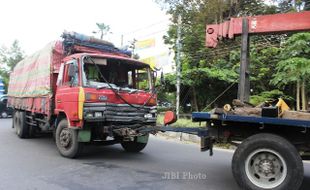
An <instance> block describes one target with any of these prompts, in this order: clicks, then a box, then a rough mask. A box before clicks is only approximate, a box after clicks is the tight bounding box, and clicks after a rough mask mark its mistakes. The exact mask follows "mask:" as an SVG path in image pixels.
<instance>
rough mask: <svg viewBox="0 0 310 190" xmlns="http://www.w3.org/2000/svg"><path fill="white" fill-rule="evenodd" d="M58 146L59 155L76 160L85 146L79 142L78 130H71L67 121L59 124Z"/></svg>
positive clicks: (57, 133)
mask: <svg viewBox="0 0 310 190" xmlns="http://www.w3.org/2000/svg"><path fill="white" fill-rule="evenodd" d="M56 146H57V148H58V151H59V153H60V154H61V155H62V156H64V157H67V158H76V157H77V156H79V154H80V153H81V152H82V146H83V144H82V143H80V142H78V130H75V129H71V128H69V126H68V121H67V120H66V119H63V120H61V121H60V122H59V123H58V126H57V129H56Z"/></svg>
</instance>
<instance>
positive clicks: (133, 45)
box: [130, 38, 137, 58]
mask: <svg viewBox="0 0 310 190" xmlns="http://www.w3.org/2000/svg"><path fill="white" fill-rule="evenodd" d="M136 42H137V40H136V39H135V38H134V39H133V40H132V41H131V42H130V48H131V49H132V55H131V58H134V56H135V49H136Z"/></svg>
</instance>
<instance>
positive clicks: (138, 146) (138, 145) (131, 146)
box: [121, 136, 148, 153]
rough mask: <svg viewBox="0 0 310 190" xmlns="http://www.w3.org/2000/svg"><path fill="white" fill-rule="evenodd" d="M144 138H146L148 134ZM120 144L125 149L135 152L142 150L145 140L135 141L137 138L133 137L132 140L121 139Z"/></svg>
mask: <svg viewBox="0 0 310 190" xmlns="http://www.w3.org/2000/svg"><path fill="white" fill-rule="evenodd" d="M146 138H147V139H148V136H147V137H146ZM121 145H122V147H123V148H124V150H125V151H127V152H136V153H137V152H140V151H142V150H143V149H144V148H145V147H146V145H147V142H145V143H142V142H137V138H135V140H134V141H123V142H122V143H121Z"/></svg>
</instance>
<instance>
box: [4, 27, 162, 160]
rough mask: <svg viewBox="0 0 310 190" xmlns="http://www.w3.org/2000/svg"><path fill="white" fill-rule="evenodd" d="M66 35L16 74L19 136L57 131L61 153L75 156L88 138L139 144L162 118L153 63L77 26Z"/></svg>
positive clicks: (12, 94)
mask: <svg viewBox="0 0 310 190" xmlns="http://www.w3.org/2000/svg"><path fill="white" fill-rule="evenodd" d="M62 37H63V40H62V41H56V42H52V43H50V44H48V45H47V46H46V47H45V48H43V49H42V50H40V51H38V52H36V53H35V54H33V55H32V56H29V57H27V58H25V59H24V60H22V61H21V62H19V63H18V64H17V65H16V66H15V68H14V70H13V72H12V73H11V75H10V82H9V87H8V96H9V98H8V106H10V107H12V108H13V109H14V115H13V127H14V128H15V130H16V134H17V135H18V137H20V138H31V137H33V136H34V135H35V134H36V133H38V132H53V133H54V137H55V141H56V145H57V148H58V150H59V152H60V154H61V155H62V156H64V157H70V158H73V157H76V156H77V155H78V154H79V153H80V152H81V149H82V147H83V145H84V144H86V143H100V144H103V145H111V144H116V143H121V145H122V147H123V148H124V149H125V150H126V151H130V152H138V151H141V150H142V149H143V148H144V147H145V146H146V144H147V141H148V135H149V133H152V132H155V131H153V130H152V127H153V126H154V125H155V124H156V112H157V110H156V102H157V100H156V99H157V97H156V91H155V88H154V77H153V76H154V72H153V71H152V70H151V68H150V66H149V65H148V64H146V63H143V62H140V61H138V60H135V59H132V58H130V53H129V52H128V51H124V50H120V49H118V48H116V47H115V46H114V45H113V44H111V43H109V42H106V41H103V40H99V39H95V38H93V37H89V36H85V35H81V34H78V33H75V32H70V33H68V32H64V34H63V35H62ZM145 129H148V130H145ZM145 131H147V132H145Z"/></svg>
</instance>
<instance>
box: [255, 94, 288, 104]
mask: <svg viewBox="0 0 310 190" xmlns="http://www.w3.org/2000/svg"><path fill="white" fill-rule="evenodd" d="M278 98H282V99H285V100H291V97H289V96H285V95H284V93H283V92H282V91H280V90H271V91H264V92H261V93H260V94H258V95H253V96H251V97H250V103H251V104H253V105H255V106H257V105H258V104H260V103H263V102H266V101H270V100H276V99H278Z"/></svg>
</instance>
